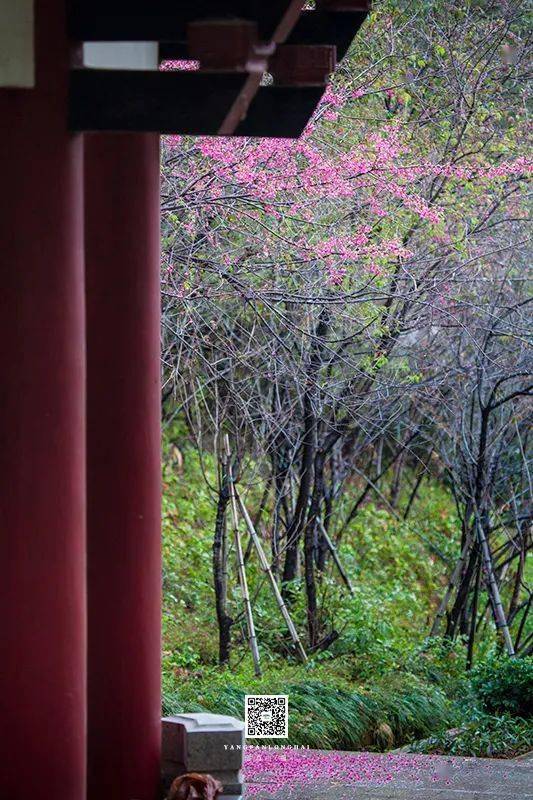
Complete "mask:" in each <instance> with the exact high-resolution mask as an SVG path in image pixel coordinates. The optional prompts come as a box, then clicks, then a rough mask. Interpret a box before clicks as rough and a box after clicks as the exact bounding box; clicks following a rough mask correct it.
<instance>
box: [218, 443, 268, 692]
mask: <svg viewBox="0 0 533 800" xmlns="http://www.w3.org/2000/svg"><path fill="white" fill-rule="evenodd" d="M224 446H225V449H226V455H227V457H228V482H229V495H230V502H231V515H232V520H233V536H234V539H235V552H236V555H237V569H238V573H239V583H240V586H241V592H242V598H243V602H244V610H245V614H246V622H247V627H248V641H249V644H250V651H251V653H252V659H253V662H254V669H255V674H256V675H257V677H259V678H260V677H261V664H260V657H259V648H258V646H257V637H256V635H255V625H254V618H253V614H252V604H251V602H250V593H249V592H248V581H247V579H246V569H245V567H244V556H243V552H242V543H241V535H240V533H239V514H238V511H237V500H236V496H235V484H234V482H233V474H232V468H231V448H230V444H229V436H228V435H227V434H226V435H225V436H224Z"/></svg>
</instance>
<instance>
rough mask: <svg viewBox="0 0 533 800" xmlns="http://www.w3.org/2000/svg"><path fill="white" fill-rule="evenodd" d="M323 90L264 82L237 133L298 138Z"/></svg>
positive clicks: (317, 87)
mask: <svg viewBox="0 0 533 800" xmlns="http://www.w3.org/2000/svg"><path fill="white" fill-rule="evenodd" d="M323 94H324V87H319V86H303V87H289V86H261V88H260V89H259V91H258V92H257V94H256V95H255V97H254V99H253V100H252V102H251V103H250V106H249V108H248V113H247V115H246V118H245V119H244V120H243V121H242V122H241V123H240V125H239V126H238V127H237V129H236V131H235V136H261V137H274V138H280V139H297V138H298V137H299V136H300V135H301V134H302V132H303V130H304V128H305V126H306V125H307V123H308V122H309V120H310V118H311V117H312V115H313V112H314V110H315V108H316V107H317V105H318V103H319V102H320V98H321V97H322V95H323Z"/></svg>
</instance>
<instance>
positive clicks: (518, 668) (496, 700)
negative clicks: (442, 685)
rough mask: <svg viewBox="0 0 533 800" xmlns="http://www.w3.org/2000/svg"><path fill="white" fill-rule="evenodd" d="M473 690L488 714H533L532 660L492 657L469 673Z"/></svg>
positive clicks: (527, 715) (525, 715)
mask: <svg viewBox="0 0 533 800" xmlns="http://www.w3.org/2000/svg"><path fill="white" fill-rule="evenodd" d="M472 687H473V690H474V693H475V694H476V696H477V698H478V699H479V701H480V702H481V704H482V706H483V708H484V709H485V710H486V711H488V712H489V713H490V714H498V713H509V714H514V715H515V716H519V717H530V716H531V715H532V712H533V658H532V657H529V658H508V657H504V658H492V659H488V660H487V661H485V662H483V663H481V664H479V665H478V666H477V667H475V669H474V670H473V671H472Z"/></svg>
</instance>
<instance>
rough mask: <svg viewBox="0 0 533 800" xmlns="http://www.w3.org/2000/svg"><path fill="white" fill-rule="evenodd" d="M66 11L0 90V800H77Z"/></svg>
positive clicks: (73, 178) (40, 1)
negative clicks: (31, 79)
mask: <svg viewBox="0 0 533 800" xmlns="http://www.w3.org/2000/svg"><path fill="white" fill-rule="evenodd" d="M65 5H66V4H65V3H64V2H62V1H61V0H57V1H56V2H52V0H48V1H47V0H37V2H36V3H35V14H36V17H35V31H36V35H35V46H36V78H37V84H36V88H34V89H24V90H19V89H3V88H0V119H1V121H2V122H1V125H0V242H1V244H0V365H1V367H0V369H1V374H0V608H1V609H2V611H1V614H2V623H1V626H0V627H1V630H0V650H1V656H0V741H1V748H0V751H1V759H0V798H2V800H4V799H5V800H23V798H24V800H27V798H37V797H38V798H39V800H59V798H61V800H83V798H84V797H85V746H86V741H85V688H86V687H85V659H86V650H85V633H86V631H85V450H84V442H85V419H84V413H85V412H84V408H85V404H84V392H85V352H84V310H83V309H84V300H83V218H82V201H83V197H82V167H83V164H82V150H81V144H82V143H81V140H80V138H79V137H73V136H70V135H69V134H68V133H67V129H66V118H67V107H66V103H67V95H66V92H67V76H68V65H69V52H68V44H67V40H66V33H65V19H64V12H65Z"/></svg>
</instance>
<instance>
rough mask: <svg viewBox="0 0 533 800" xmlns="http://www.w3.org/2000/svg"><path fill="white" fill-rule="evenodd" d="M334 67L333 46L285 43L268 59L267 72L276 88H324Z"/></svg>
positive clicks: (334, 55)
mask: <svg viewBox="0 0 533 800" xmlns="http://www.w3.org/2000/svg"><path fill="white" fill-rule="evenodd" d="M335 64H336V53H335V47H333V46H331V45H320V44H318V45H307V44H282V45H279V47H277V48H276V52H275V53H274V55H273V56H271V58H270V59H269V63H268V71H269V72H270V74H271V75H272V78H273V80H274V84H275V85H276V86H325V85H326V83H327V82H328V78H329V77H330V75H331V73H332V72H333V70H334V69H335Z"/></svg>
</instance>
